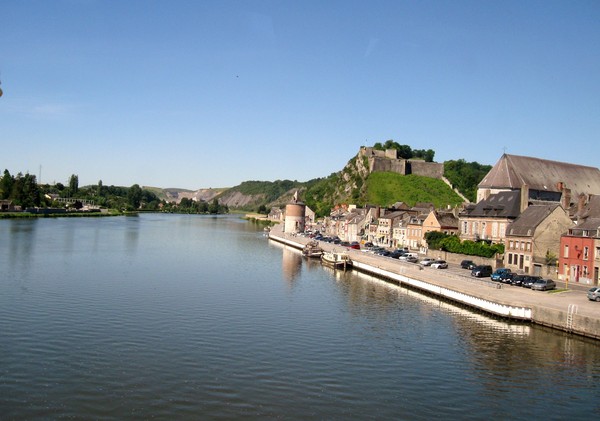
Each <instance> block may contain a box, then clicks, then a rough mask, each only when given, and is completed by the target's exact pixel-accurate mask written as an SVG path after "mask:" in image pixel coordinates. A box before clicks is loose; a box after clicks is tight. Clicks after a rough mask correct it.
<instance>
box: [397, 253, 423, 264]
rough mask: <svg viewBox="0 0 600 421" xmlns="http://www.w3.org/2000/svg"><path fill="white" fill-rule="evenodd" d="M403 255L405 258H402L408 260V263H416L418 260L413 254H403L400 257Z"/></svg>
mask: <svg viewBox="0 0 600 421" xmlns="http://www.w3.org/2000/svg"><path fill="white" fill-rule="evenodd" d="M403 257H406V258H405V259H403V260H404V261H405V262H409V263H417V262H418V261H419V259H417V258H416V257H415V256H411V255H406V254H405V255H404V256H402V257H401V259H402V258H403Z"/></svg>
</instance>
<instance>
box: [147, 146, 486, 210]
mask: <svg viewBox="0 0 600 421" xmlns="http://www.w3.org/2000/svg"><path fill="white" fill-rule="evenodd" d="M401 146H402V145H401ZM366 149H369V148H361V151H360V152H359V153H357V154H356V155H355V156H354V157H353V158H352V159H350V160H349V161H348V163H347V164H346V166H345V167H344V168H343V169H342V170H341V171H339V172H336V173H332V174H331V175H329V176H328V177H324V178H318V179H313V180H309V181H307V182H298V181H290V180H277V181H272V182H271V181H245V182H243V183H241V184H240V185H238V186H235V187H231V188H227V189H201V190H197V191H190V190H182V189H162V190H161V189H158V190H161V191H160V193H159V192H155V193H156V194H157V195H158V196H159V197H160V198H164V199H165V200H168V201H176V202H179V201H180V200H181V199H182V198H184V197H187V198H189V199H195V200H203V201H206V202H209V201H211V200H214V199H215V198H216V199H217V200H218V201H219V203H220V204H222V205H226V206H228V207H229V208H230V209H237V210H243V211H250V212H255V211H258V210H259V209H261V210H262V211H265V210H269V209H270V208H271V207H274V206H275V207H283V206H285V205H286V204H287V203H288V202H289V201H290V200H291V198H292V196H293V194H294V192H296V191H298V193H299V196H300V198H301V200H303V201H304V202H305V203H306V204H307V205H308V206H309V207H310V208H311V209H313V210H314V211H315V213H316V214H317V215H318V216H325V215H328V214H329V212H330V210H331V209H332V208H333V207H334V206H335V205H337V204H342V203H346V204H355V205H358V206H364V205H366V204H372V205H379V206H390V205H392V204H394V203H396V202H404V203H406V204H407V205H410V206H412V205H414V204H415V203H417V202H428V203H433V204H434V205H435V206H436V207H438V208H441V207H446V206H452V207H454V206H457V205H459V204H461V203H463V200H462V199H461V198H460V197H459V195H457V194H456V193H455V192H454V191H453V190H452V189H451V188H450V186H449V185H448V184H446V183H444V181H442V180H441V179H440V178H441V171H440V173H438V174H437V177H428V176H426V175H415V174H408V175H402V174H399V173H396V172H389V171H381V170H377V169H376V170H373V171H372V168H373V167H372V162H370V160H369V157H368V156H365V154H364V151H365V150H366ZM425 152H432V151H425ZM430 155H431V154H430ZM379 159H381V158H379ZM411 162H412V165H413V167H419V166H421V165H422V164H421V163H422V162H424V161H422V160H419V159H418V158H417V159H414V158H413V160H412V161H411ZM426 165H439V164H426ZM443 167H444V176H446V177H447V178H448V179H450V181H451V182H452V184H453V185H454V186H456V187H457V188H458V189H459V190H460V191H461V193H463V194H466V195H467V197H468V198H469V199H470V200H473V199H474V198H473V196H474V195H475V191H476V187H477V184H478V183H479V181H480V180H481V179H482V178H483V176H485V174H486V173H487V172H488V171H489V168H491V167H489V166H483V165H480V164H478V163H476V162H474V163H467V162H465V161H464V160H458V161H447V162H445V163H444V165H443ZM413 170H414V168H413Z"/></svg>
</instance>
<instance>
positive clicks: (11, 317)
mask: <svg viewBox="0 0 600 421" xmlns="http://www.w3.org/2000/svg"><path fill="white" fill-rule="evenodd" d="M0 269H1V273H0V419H3V420H5V419H14V420H32V419H57V418H66V419H150V418H153V419H165V420H166V419H210V420H213V419H224V420H235V419H245V420H246V419H298V420H307V419H323V420H330V419H340V420H341V419H343V420H348V419H356V420H364V419H390V420H391V419H393V420H399V419H410V420H413V419H414V420H420V419H422V420H429V419H434V418H440V417H443V418H444V419H474V420H475V419H477V420H484V419H485V420H488V419H528V420H533V419H557V420H559V419H591V418H595V417H596V418H597V417H600V344H599V343H598V342H594V341H590V340H585V339H582V338H578V337H571V336H568V335H566V334H563V333H559V332H554V331H551V330H548V329H544V328H539V327H535V326H530V325H526V324H519V323H509V322H505V321H499V320H495V319H492V318H488V317H486V316H483V315H480V314H477V313H474V312H471V311H469V310H465V309H461V308H459V307H455V306H453V305H450V304H448V303H445V302H442V301H440V300H437V299H434V298H431V297H428V296H424V295H421V294H419V293H416V292H414V291H410V290H407V289H405V288H400V287H396V286H393V285H389V284H386V283H384V282H382V281H379V280H377V279H374V278H371V277H368V276H365V275H361V274H358V273H355V272H347V273H343V272H334V271H332V270H329V269H327V268H323V267H322V266H321V265H320V264H319V263H318V262H313V261H310V262H309V261H306V260H303V259H302V258H301V256H300V254H299V253H298V252H297V251H294V250H292V249H290V248H286V247H283V246H281V245H279V244H277V243H274V242H270V241H269V240H267V239H266V238H265V237H264V236H263V234H262V229H261V228H260V227H257V226H255V225H253V224H251V223H249V222H246V221H243V220H241V219H239V218H238V217H237V216H219V217H208V216H182V215H159V214H149V215H141V216H139V217H109V218H81V219H79V218H56V219H39V220H0Z"/></svg>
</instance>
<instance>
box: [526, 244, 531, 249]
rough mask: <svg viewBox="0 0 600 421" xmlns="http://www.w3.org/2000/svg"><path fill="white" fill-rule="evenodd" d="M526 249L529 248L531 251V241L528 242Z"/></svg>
mask: <svg viewBox="0 0 600 421" xmlns="http://www.w3.org/2000/svg"><path fill="white" fill-rule="evenodd" d="M526 250H527V251H531V243H529V242H528V243H527V245H526Z"/></svg>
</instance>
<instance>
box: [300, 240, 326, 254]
mask: <svg viewBox="0 0 600 421" xmlns="http://www.w3.org/2000/svg"><path fill="white" fill-rule="evenodd" d="M302 255H303V256H304V257H321V256H322V255H323V249H322V248H321V246H320V245H319V242H318V241H310V242H309V243H307V244H306V245H305V246H304V248H303V249H302Z"/></svg>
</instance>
